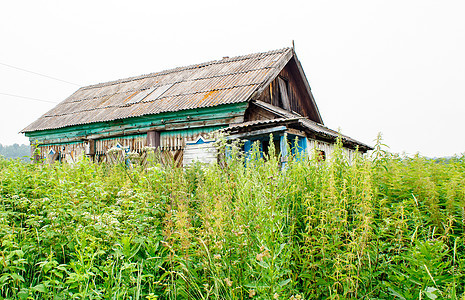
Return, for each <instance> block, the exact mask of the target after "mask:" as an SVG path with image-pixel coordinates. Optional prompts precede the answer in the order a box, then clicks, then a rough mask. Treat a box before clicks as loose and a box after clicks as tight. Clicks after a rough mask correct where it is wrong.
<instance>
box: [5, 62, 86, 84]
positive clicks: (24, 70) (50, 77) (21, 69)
mask: <svg viewBox="0 0 465 300" xmlns="http://www.w3.org/2000/svg"><path fill="white" fill-rule="evenodd" d="M0 65H4V66H7V67H10V68H13V69H17V70H20V71H23V72H28V73H32V74H35V75H39V76H42V77H46V78H49V79H53V80H58V81H61V82H64V83H68V84H72V85H76V86H79V87H80V86H82V85H80V84H77V83H73V82H69V81H66V80H62V79H59V78H55V77H52V76H48V75H44V74H40V73H37V72H34V71H29V70H26V69H23V68H19V67H15V66H12V65H8V64H4V63H2V62H0Z"/></svg>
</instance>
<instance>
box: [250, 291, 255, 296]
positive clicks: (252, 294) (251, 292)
mask: <svg viewBox="0 0 465 300" xmlns="http://www.w3.org/2000/svg"><path fill="white" fill-rule="evenodd" d="M253 296H255V290H250V291H249V298H252V297H253Z"/></svg>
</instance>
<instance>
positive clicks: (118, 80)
mask: <svg viewBox="0 0 465 300" xmlns="http://www.w3.org/2000/svg"><path fill="white" fill-rule="evenodd" d="M286 51H292V48H290V47H286V48H281V49H276V50H270V51H266V52H256V53H251V54H245V55H238V56H234V57H228V58H223V59H220V60H211V61H207V62H203V63H198V64H191V65H187V66H181V67H176V68H172V69H165V70H163V71H159V72H152V73H147V74H142V75H138V76H132V77H127V78H121V79H117V80H111V81H106V82H101V83H96V84H91V85H87V86H83V87H81V88H80V90H88V89H92V88H99V87H104V86H110V85H115V84H120V83H125V82H130V81H134V80H140V79H145V78H149V77H156V76H161V75H167V74H170V73H176V72H181V71H185V70H189V69H195V68H200V67H205V66H208V65H213V64H219V63H225V62H231V61H239V60H246V59H250V58H254V57H256V56H259V55H264V56H268V55H273V54H277V53H284V52H286Z"/></svg>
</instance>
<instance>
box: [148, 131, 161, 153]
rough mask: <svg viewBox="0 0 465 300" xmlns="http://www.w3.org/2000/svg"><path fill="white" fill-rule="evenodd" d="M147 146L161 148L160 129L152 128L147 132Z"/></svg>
mask: <svg viewBox="0 0 465 300" xmlns="http://www.w3.org/2000/svg"><path fill="white" fill-rule="evenodd" d="M147 146H149V147H154V148H155V149H158V148H160V131H155V130H151V131H148V132H147Z"/></svg>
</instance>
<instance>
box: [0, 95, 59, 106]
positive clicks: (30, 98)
mask: <svg viewBox="0 0 465 300" xmlns="http://www.w3.org/2000/svg"><path fill="white" fill-rule="evenodd" d="M0 95H5V96H11V97H16V98H24V99H29V100H34V101H40V102H48V103H55V104H57V103H58V102H53V101H49V100H43V99H37V98H32V97H25V96H19V95H13V94H7V93H0Z"/></svg>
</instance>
